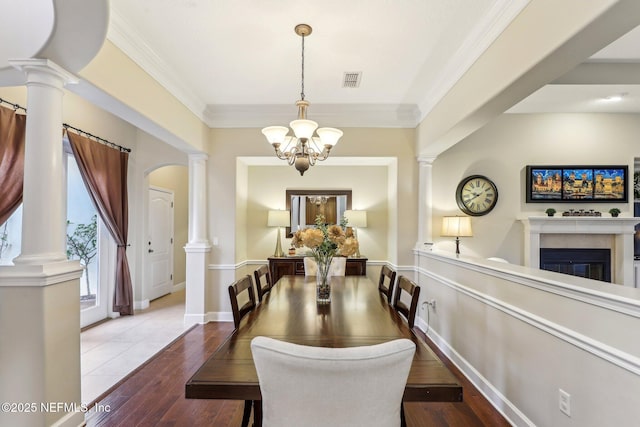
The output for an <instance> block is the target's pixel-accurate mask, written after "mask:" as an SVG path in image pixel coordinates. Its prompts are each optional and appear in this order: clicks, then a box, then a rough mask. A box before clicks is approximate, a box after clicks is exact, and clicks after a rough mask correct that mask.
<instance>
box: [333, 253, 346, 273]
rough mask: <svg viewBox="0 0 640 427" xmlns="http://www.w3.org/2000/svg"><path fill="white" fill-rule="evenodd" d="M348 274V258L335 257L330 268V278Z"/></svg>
mask: <svg viewBox="0 0 640 427" xmlns="http://www.w3.org/2000/svg"><path fill="white" fill-rule="evenodd" d="M346 273H347V258H346V257H343V256H337V257H333V259H332V260H331V266H330V267H329V275H330V276H336V277H338V276H343V277H344V275H345V274H346Z"/></svg>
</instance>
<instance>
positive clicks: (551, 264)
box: [540, 248, 611, 282]
mask: <svg viewBox="0 0 640 427" xmlns="http://www.w3.org/2000/svg"><path fill="white" fill-rule="evenodd" d="M540 269H542V270H548V271H555V272H557V273H564V274H571V275H572V276H580V277H585V278H587V279H594V280H600V281H603V282H611V250H610V249H585V248H540Z"/></svg>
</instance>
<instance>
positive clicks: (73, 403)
mask: <svg viewBox="0 0 640 427" xmlns="http://www.w3.org/2000/svg"><path fill="white" fill-rule="evenodd" d="M10 63H11V65H13V66H14V67H16V68H18V69H20V70H22V71H23V72H24V73H25V75H26V81H27V82H26V86H27V111H28V113H27V114H28V118H27V128H26V144H25V166H24V169H25V176H24V198H23V203H24V205H23V226H22V253H21V254H20V255H19V256H18V257H17V258H16V259H14V263H15V265H13V266H3V267H0V343H2V344H0V361H2V365H3V367H4V369H3V370H2V381H0V401H1V402H6V404H12V403H14V404H16V405H17V407H16V411H12V410H11V411H0V425H2V426H5V425H6V426H9V425H10V426H16V427H21V426H25V427H26V426H50V425H56V426H77V425H81V424H82V423H83V422H84V414H83V412H82V411H81V406H80V397H81V396H80V394H81V387H80V377H81V376H80V276H81V275H82V268H81V267H80V263H79V262H78V261H67V257H66V251H65V247H66V241H65V239H66V204H67V197H66V186H65V179H64V168H63V158H62V155H63V151H62V96H63V87H64V85H65V84H67V83H73V82H75V78H74V77H73V75H71V74H70V73H68V72H67V71H65V70H63V69H62V68H60V67H59V66H58V65H56V64H54V63H52V62H51V61H49V60H46V59H26V60H13V61H10ZM20 405H22V406H20ZM12 408H13V407H12Z"/></svg>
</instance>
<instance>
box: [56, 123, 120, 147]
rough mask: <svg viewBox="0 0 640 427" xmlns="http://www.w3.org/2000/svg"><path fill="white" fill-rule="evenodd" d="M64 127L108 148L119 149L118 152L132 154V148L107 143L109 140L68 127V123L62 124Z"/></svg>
mask: <svg viewBox="0 0 640 427" xmlns="http://www.w3.org/2000/svg"><path fill="white" fill-rule="evenodd" d="M62 126H63V127H64V128H65V129H73V130H75V131H76V132H78V133H79V134H80V135H83V134H84V135H86V136H87V137H88V138H94V139H96V141H98V142H101V143H103V144H105V145H108V146H110V147H112V148H117V149H118V150H120V151H124V152H127V153H130V152H131V149H130V148H127V147H123V146H122V145H118V144H115V143H113V142H111V141H107V140H106V139H104V138H100V137H99V136H95V135H93V134H90V133H89V132H85V131H83V130H82V129H78V128H74V127H73V126H71V125H68V124H66V123H63V124H62Z"/></svg>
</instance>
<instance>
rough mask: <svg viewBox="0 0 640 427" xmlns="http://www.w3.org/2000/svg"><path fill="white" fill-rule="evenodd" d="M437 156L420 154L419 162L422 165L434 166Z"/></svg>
mask: <svg viewBox="0 0 640 427" xmlns="http://www.w3.org/2000/svg"><path fill="white" fill-rule="evenodd" d="M437 158H438V156H418V163H420V166H433V162H435V161H436V159H437Z"/></svg>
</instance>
